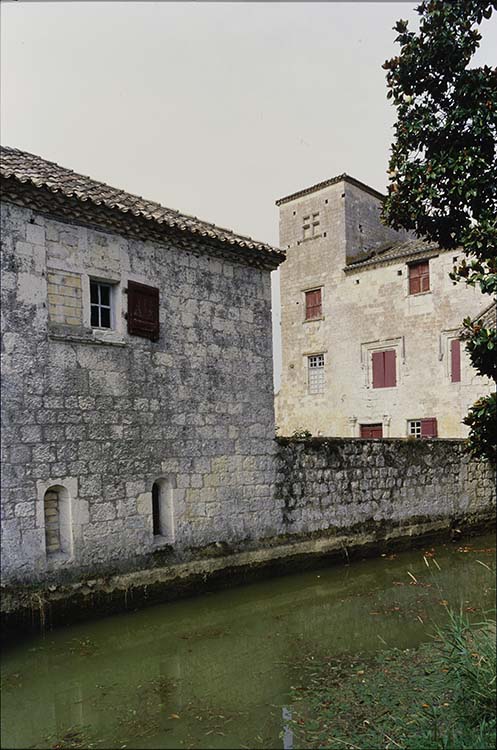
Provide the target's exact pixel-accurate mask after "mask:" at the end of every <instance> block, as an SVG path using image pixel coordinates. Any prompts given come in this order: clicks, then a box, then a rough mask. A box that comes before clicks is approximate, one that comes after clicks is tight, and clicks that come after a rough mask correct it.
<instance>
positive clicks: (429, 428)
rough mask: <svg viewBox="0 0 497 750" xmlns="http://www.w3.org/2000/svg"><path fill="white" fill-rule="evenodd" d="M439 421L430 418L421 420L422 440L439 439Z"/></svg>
mask: <svg viewBox="0 0 497 750" xmlns="http://www.w3.org/2000/svg"><path fill="white" fill-rule="evenodd" d="M437 434H438V433H437V420H436V419H435V417H430V419H422V420H421V437H422V438H431V437H437Z"/></svg>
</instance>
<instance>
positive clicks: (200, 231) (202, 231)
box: [0, 146, 285, 265]
mask: <svg viewBox="0 0 497 750" xmlns="http://www.w3.org/2000/svg"><path fill="white" fill-rule="evenodd" d="M0 154H1V159H0V173H1V175H2V177H6V178H14V179H15V180H18V181H19V182H21V183H24V184H26V183H28V184H30V185H33V186H35V187H37V188H46V189H48V190H50V191H51V192H52V193H58V194H62V195H63V196H66V197H67V198H73V199H74V198H75V199H77V200H79V201H81V202H86V201H89V202H90V203H92V204H94V205H96V206H106V207H107V208H110V209H113V210H114V211H116V212H120V213H122V214H132V215H133V216H135V217H141V218H144V219H146V220H148V221H150V222H153V223H154V224H156V225H162V226H165V227H170V228H172V229H175V230H179V231H182V232H190V233H192V234H195V235H198V236H200V237H206V238H209V239H211V240H216V241H218V242H221V243H224V244H225V245H232V246H235V247H238V248H246V249H248V250H255V251H257V252H258V253H261V252H263V253H264V254H266V255H267V256H269V257H270V258H271V259H272V260H273V262H274V263H275V264H276V265H277V264H278V263H280V262H282V261H283V260H284V259H285V253H284V251H283V250H280V249H278V248H275V247H272V246H271V245H268V244H266V243H264V242H257V241H256V240H253V239H252V238H251V237H246V236H244V235H240V234H235V233H234V232H232V231H231V230H229V229H225V228H224V227H219V226H216V225H215V224H210V223H208V222H206V221H202V220H200V219H197V217H196V216H188V215H187V214H182V213H180V212H179V211H175V210H173V209H171V208H166V207H164V206H161V205H160V203H156V202H155V201H150V200H146V199H145V198H142V197H140V196H138V195H133V194H131V193H127V192H125V191H124V190H119V189H117V188H113V187H111V186H110V185H106V184H105V183H104V182H97V181H96V180H93V179H91V178H90V177H86V176H85V175H81V174H77V173H76V172H73V171H72V170H71V169H67V168H65V167H61V166H60V165H59V164H56V163H55V162H51V161H47V160H46V159H43V158H42V157H41V156H36V155H35V154H30V153H28V152H26V151H21V150H19V149H17V148H11V147H8V146H1V150H0Z"/></svg>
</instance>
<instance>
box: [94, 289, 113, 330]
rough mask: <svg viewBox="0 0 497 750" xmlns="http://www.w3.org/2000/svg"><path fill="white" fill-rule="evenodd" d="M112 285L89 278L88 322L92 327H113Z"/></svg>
mask: <svg viewBox="0 0 497 750" xmlns="http://www.w3.org/2000/svg"><path fill="white" fill-rule="evenodd" d="M112 287H113V285H112V284H108V283H105V282H103V281H97V280H96V279H90V324H91V327H92V328H114V310H113V301H114V290H113V288H112Z"/></svg>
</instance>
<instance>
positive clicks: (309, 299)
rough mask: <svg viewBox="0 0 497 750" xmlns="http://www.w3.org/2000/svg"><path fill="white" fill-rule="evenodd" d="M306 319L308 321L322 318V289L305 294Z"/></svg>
mask: <svg viewBox="0 0 497 750" xmlns="http://www.w3.org/2000/svg"><path fill="white" fill-rule="evenodd" d="M305 317H306V320H312V319H313V318H320V317H321V289H315V290H314V291H312V292H306V293H305Z"/></svg>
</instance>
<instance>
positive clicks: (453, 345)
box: [450, 339, 461, 383]
mask: <svg viewBox="0 0 497 750" xmlns="http://www.w3.org/2000/svg"><path fill="white" fill-rule="evenodd" d="M450 379H451V381H452V382H453V383H459V382H460V381H461V342H460V341H459V339H452V341H451V342H450Z"/></svg>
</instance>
